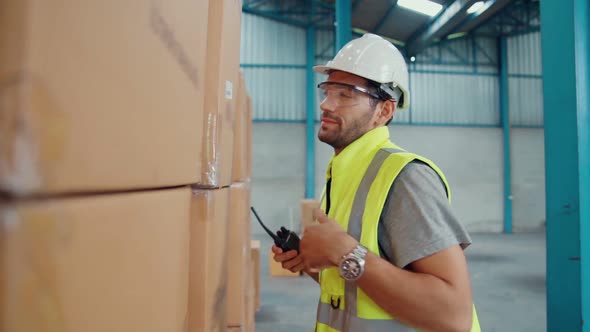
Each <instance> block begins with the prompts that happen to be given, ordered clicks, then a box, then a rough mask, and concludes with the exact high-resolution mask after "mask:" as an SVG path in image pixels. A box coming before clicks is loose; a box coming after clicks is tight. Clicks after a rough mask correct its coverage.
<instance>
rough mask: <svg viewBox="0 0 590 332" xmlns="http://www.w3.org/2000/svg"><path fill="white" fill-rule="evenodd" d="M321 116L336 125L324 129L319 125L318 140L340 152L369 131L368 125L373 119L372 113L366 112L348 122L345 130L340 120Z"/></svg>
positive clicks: (325, 115)
mask: <svg viewBox="0 0 590 332" xmlns="http://www.w3.org/2000/svg"><path fill="white" fill-rule="evenodd" d="M323 116H324V117H326V118H329V119H331V120H334V121H336V123H335V124H330V125H326V126H325V127H324V125H321V126H320V130H319V131H318V139H319V140H320V141H322V142H324V143H326V144H328V145H330V146H331V147H333V148H334V149H336V150H342V149H344V148H345V147H347V146H348V145H349V144H351V143H352V142H354V141H355V140H357V139H358V138H359V137H361V136H363V135H364V134H365V133H366V132H367V131H369V129H370V127H369V123H370V122H371V119H372V118H373V111H367V112H366V113H365V114H363V115H362V116H360V117H358V118H356V119H354V120H353V121H351V122H349V124H348V126H347V127H346V128H343V127H342V121H341V120H340V119H337V118H334V117H332V116H329V115H327V114H324V115H323Z"/></svg>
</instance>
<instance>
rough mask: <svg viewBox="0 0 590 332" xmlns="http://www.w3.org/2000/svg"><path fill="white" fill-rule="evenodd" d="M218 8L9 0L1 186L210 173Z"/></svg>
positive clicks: (1, 86)
mask: <svg viewBox="0 0 590 332" xmlns="http://www.w3.org/2000/svg"><path fill="white" fill-rule="evenodd" d="M207 12H208V1H207V0H203V1H180V0H170V1H164V0H154V1H143V0H121V1H92V2H83V1H76V0H59V1H57V2H55V1H34V0H0V109H2V111H1V112H0V192H2V191H3V192H7V193H9V194H10V195H15V196H24V195H30V194H39V193H42V194H47V193H64V192H68V193H79V192H104V191H113V190H119V189H123V190H127V189H139V188H156V187H168V186H176V185H184V184H189V183H195V182H199V181H200V176H201V172H200V170H201V167H200V166H201V165H200V162H201V149H202V136H203V132H202V121H203V110H202V109H203V101H204V92H205V87H206V86H207V83H206V82H205V67H206V66H205V51H206V46H207V44H206V32H207ZM238 26H239V23H238Z"/></svg>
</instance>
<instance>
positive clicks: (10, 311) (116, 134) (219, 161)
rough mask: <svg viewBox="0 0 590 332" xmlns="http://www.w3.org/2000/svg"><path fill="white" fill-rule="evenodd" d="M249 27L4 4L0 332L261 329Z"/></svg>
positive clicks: (217, 9)
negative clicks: (253, 305) (252, 212)
mask: <svg viewBox="0 0 590 332" xmlns="http://www.w3.org/2000/svg"><path fill="white" fill-rule="evenodd" d="M240 22H241V1H240V0H223V1H207V0H199V1H190V2H186V1H179V0H169V1H164V0H153V1H149V2H146V1H142V0H121V1H116V2H113V1H97V2H92V3H88V2H84V3H81V2H79V1H74V0H62V1H60V3H59V4H55V3H53V2H51V3H49V2H43V1H33V0H0V317H2V319H1V320H0V331H154V332H155V331H186V330H188V331H223V330H225V329H226V327H227V326H229V325H231V326H237V327H239V329H241V330H244V331H252V330H253V315H254V314H253V311H252V310H250V311H246V309H247V308H248V306H247V305H246V303H248V301H250V300H249V297H248V296H247V294H248V291H247V290H248V289H249V288H248V287H249V286H248V285H247V284H246V283H247V282H249V280H250V279H251V278H252V277H251V276H250V275H249V272H252V273H254V271H253V270H252V269H251V267H250V266H251V265H250V264H249V259H250V258H249V257H250V255H249V253H250V238H249V234H250V228H249V210H248V209H249V199H250V198H249V197H250V196H249V190H250V184H249V178H250V175H249V174H250V157H249V156H250V154H251V147H250V144H251V139H250V135H251V134H250V131H251V127H250V119H251V109H250V105H251V104H250V103H249V97H248V96H247V92H246V88H245V84H244V83H243V81H241V80H240V76H239V48H240ZM240 100H241V102H240ZM234 133H235V135H234ZM235 238H239V240H238V241H234V239H235ZM236 253H237V254H236ZM246 253H247V254H246ZM233 255H237V256H235V257H234V256H233ZM234 279H235V280H234ZM238 279H239V280H238ZM242 284H243V287H242V286H241V285H242ZM240 287H241V288H240ZM250 297H251V296H250ZM236 298H243V301H242V302H243V303H244V305H243V306H242V308H243V311H240V314H239V315H234V313H233V312H232V311H231V310H229V309H230V308H232V305H231V303H232V301H236V300H235V299H236ZM226 310H227V312H226ZM240 310H242V309H240ZM242 312H243V313H242ZM250 317H252V319H251V322H250V321H249V319H250Z"/></svg>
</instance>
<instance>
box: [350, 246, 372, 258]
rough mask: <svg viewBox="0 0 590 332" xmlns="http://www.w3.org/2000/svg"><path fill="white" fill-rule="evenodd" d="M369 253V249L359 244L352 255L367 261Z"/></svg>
mask: <svg viewBox="0 0 590 332" xmlns="http://www.w3.org/2000/svg"><path fill="white" fill-rule="evenodd" d="M368 252H369V250H368V249H367V248H365V246H363V245H362V244H360V243H359V244H357V245H356V247H354V249H353V250H352V252H351V253H350V254H352V255H354V256H356V257H358V258H360V259H365V256H366V255H367V253H368ZM347 256H348V255H347Z"/></svg>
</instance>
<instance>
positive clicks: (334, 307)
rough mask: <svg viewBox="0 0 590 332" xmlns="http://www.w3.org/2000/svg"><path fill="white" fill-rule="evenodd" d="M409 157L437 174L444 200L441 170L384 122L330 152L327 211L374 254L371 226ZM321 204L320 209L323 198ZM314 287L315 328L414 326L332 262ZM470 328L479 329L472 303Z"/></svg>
mask: <svg viewBox="0 0 590 332" xmlns="http://www.w3.org/2000/svg"><path fill="white" fill-rule="evenodd" d="M413 160H420V161H422V162H425V163H426V164H428V165H429V166H430V167H432V169H434V170H435V171H436V172H437V173H438V174H439V176H440V177H441V179H442V180H443V182H444V183H445V186H446V189H447V196H448V198H449V201H450V199H451V193H450V188H449V185H448V183H447V181H446V179H445V177H444V175H443V173H442V172H441V170H440V169H439V168H438V167H436V165H434V163H432V162H431V161H430V160H428V159H426V158H423V157H420V156H418V155H416V154H413V153H409V152H406V151H404V150H403V149H401V148H400V147H399V146H397V145H395V144H393V143H392V142H390V141H389V130H388V128H387V127H379V128H376V129H373V130H371V131H369V132H368V133H366V134H365V135H363V136H362V137H360V138H359V139H357V140H356V141H354V142H353V143H352V144H350V145H349V146H347V147H346V148H345V149H344V150H343V151H342V152H341V153H340V154H338V155H337V156H334V157H333V158H332V160H331V161H330V164H329V166H328V172H327V175H326V176H327V179H328V180H330V179H333V180H334V181H331V189H330V200H331V202H332V203H331V207H330V211H329V213H328V216H329V217H330V218H333V219H335V220H337V221H338V223H339V224H340V225H341V226H342V227H343V228H344V229H346V230H347V231H348V234H350V235H351V236H353V237H354V238H355V239H356V240H358V241H359V242H360V243H361V244H362V245H364V246H365V247H367V249H368V250H369V251H371V252H372V253H373V254H375V255H377V256H380V254H379V246H378V240H377V229H378V224H379V217H380V215H381V211H382V210H383V206H384V204H385V199H386V198H387V195H388V193H389V189H390V188H391V185H392V184H393V181H394V180H395V178H396V177H397V175H398V174H399V173H400V172H401V170H402V169H403V168H404V167H405V166H406V165H407V164H408V163H410V162H411V161H413ZM343 179H344V180H343ZM323 196H325V195H323ZM334 202H336V203H334ZM322 208H323V209H324V211H325V210H326V200H325V199H322ZM320 288H321V294H320V301H319V304H318V311H317V322H316V331H317V332H332V331H350V332H357V331H362V332H369V331H370V332H379V331H395V332H398V331H415V330H414V329H413V328H411V327H408V326H406V325H404V324H402V323H401V322H399V321H397V320H396V319H395V318H394V317H392V316H391V315H389V314H388V313H387V312H385V310H383V309H381V307H379V306H378V305H377V304H376V303H375V302H373V300H371V298H369V296H368V295H366V294H365V292H363V291H362V290H361V289H360V288H358V287H357V286H356V284H355V283H354V282H345V280H344V279H342V278H341V277H340V275H339V272H338V268H336V267H330V268H327V269H324V270H322V271H321V272H320ZM471 331H472V332H480V331H481V330H480V327H479V321H478V319H477V314H476V311H475V306H474V307H473V325H472V328H471Z"/></svg>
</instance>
